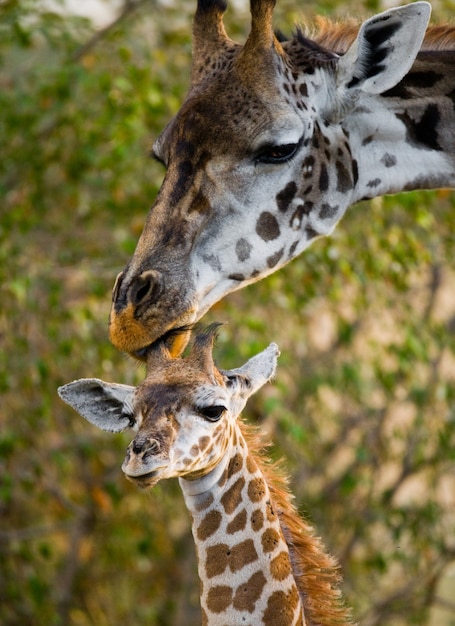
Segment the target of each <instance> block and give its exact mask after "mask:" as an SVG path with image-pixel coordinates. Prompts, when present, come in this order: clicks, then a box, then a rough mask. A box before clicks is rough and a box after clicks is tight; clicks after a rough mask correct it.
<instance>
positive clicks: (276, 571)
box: [270, 552, 292, 580]
mask: <svg viewBox="0 0 455 626" xmlns="http://www.w3.org/2000/svg"><path fill="white" fill-rule="evenodd" d="M270 573H271V574H272V576H273V578H275V579H276V580H285V579H286V578H287V577H288V576H290V575H291V574H292V569H291V563H290V561H289V555H288V553H287V552H280V554H279V555H278V556H276V557H275V558H274V559H273V560H272V562H271V563H270Z"/></svg>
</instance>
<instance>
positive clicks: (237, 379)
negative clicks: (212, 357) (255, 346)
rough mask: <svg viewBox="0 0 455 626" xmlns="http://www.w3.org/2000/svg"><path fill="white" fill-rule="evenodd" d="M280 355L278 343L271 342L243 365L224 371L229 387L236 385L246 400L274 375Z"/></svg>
mask: <svg viewBox="0 0 455 626" xmlns="http://www.w3.org/2000/svg"><path fill="white" fill-rule="evenodd" d="M279 356H280V351H279V349H278V346H277V345H276V343H271V344H270V345H269V346H268V347H267V348H266V349H265V350H263V351H262V352H260V353H259V354H256V356H253V357H252V358H251V359H250V360H249V361H247V362H246V363H245V365H242V367H237V368H236V369H233V370H228V371H222V374H224V376H225V377H226V380H227V387H228V389H229V387H234V386H235V387H236V388H237V390H239V391H240V394H241V396H242V397H243V398H244V399H245V400H246V399H247V398H249V397H250V396H251V395H252V394H253V393H255V392H256V391H257V390H258V389H260V388H261V387H262V386H263V385H265V383H266V382H268V381H269V380H270V379H271V378H272V377H273V376H274V374H275V371H276V366H277V359H278V357H279Z"/></svg>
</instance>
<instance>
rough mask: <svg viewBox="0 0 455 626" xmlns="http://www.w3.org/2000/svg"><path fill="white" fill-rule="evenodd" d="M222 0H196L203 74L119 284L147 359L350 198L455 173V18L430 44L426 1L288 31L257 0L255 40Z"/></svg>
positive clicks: (121, 342) (162, 144)
mask: <svg viewBox="0 0 455 626" xmlns="http://www.w3.org/2000/svg"><path fill="white" fill-rule="evenodd" d="M226 4H227V3H226V2H225V0H198V7H197V11H196V15H195V19H194V26H193V68H192V75H191V86H190V89H189V92H188V95H187V97H186V99H185V101H184V103H183V105H182V108H181V109H180V111H179V112H178V114H177V115H176V117H175V118H174V119H173V120H172V121H171V122H170V123H169V125H168V126H167V127H166V128H165V130H164V131H163V133H162V134H161V136H160V137H159V138H158V140H157V141H156V143H155V145H154V148H153V153H154V155H155V157H156V158H157V159H159V160H160V161H162V162H163V163H164V164H165V166H166V167H167V174H166V177H165V179H164V182H163V184H162V187H161V190H160V192H159V194H158V197H157V199H156V202H155V204H154V206H153V207H152V209H151V211H150V213H149V215H148V218H147V221H146V224H145V228H144V230H143V233H142V235H141V237H140V239H139V242H138V244H137V248H136V251H135V253H134V256H133V258H132V259H131V261H130V263H129V264H128V265H127V267H126V268H125V270H124V271H123V272H122V273H121V274H119V276H118V278H117V281H116V285H115V287H114V292H113V306H112V310H111V316H110V324H109V332H110V338H111V341H112V343H113V344H114V345H115V346H116V347H118V348H119V349H120V350H122V351H126V352H129V353H131V354H133V355H135V356H138V357H141V356H142V357H144V355H145V354H146V351H147V350H146V349H147V347H148V346H149V345H150V344H152V343H153V342H155V341H156V340H157V339H158V338H160V337H162V336H164V335H165V334H166V333H167V332H168V331H169V330H171V329H175V328H178V327H181V326H184V325H187V324H190V323H193V322H195V321H196V320H198V319H199V318H200V317H201V316H202V315H203V314H204V313H205V312H206V311H207V310H208V309H209V308H210V307H211V306H212V305H213V304H214V303H215V302H217V301H218V300H219V299H221V298H222V297H223V296H225V295H226V294H228V293H230V292H231V291H234V290H236V289H239V288H241V287H243V286H245V285H247V284H250V283H253V282H255V281H257V280H260V279H261V278H263V277H264V276H266V275H268V274H270V273H271V272H274V271H276V270H277V269H278V268H280V267H281V266H283V265H284V264H286V263H287V262H288V261H290V260H291V259H292V258H294V257H295V256H297V255H298V254H300V252H302V250H304V249H305V248H306V247H307V246H308V245H309V244H310V243H311V242H312V241H313V240H314V239H315V238H316V237H318V236H321V235H327V234H329V233H330V232H331V231H332V230H333V228H334V227H335V225H336V224H337V222H338V221H339V220H340V218H341V217H342V216H343V214H344V212H345V210H346V208H347V207H348V206H350V205H351V204H353V203H355V202H357V201H359V200H361V199H363V198H373V197H375V196H378V195H382V194H386V193H394V192H398V191H400V190H411V189H423V188H438V187H449V186H454V185H455V28H454V27H448V26H443V27H430V28H429V29H428V32H427V36H426V38H425V42H424V44H423V46H422V41H423V39H424V37H425V31H426V28H427V23H428V19H429V15H430V5H429V4H427V3H426V2H416V3H414V4H410V5H407V6H404V7H401V8H397V9H391V10H389V11H386V12H384V13H381V14H380V15H377V16H375V17H373V18H371V19H369V20H367V21H366V22H365V23H364V24H363V25H362V26H361V28H360V30H358V29H357V28H354V27H353V26H352V24H351V25H344V26H343V25H341V26H340V25H332V24H330V23H326V24H325V26H324V27H323V28H322V30H321V32H320V33H319V34H318V35H317V37H316V39H315V40H314V41H313V40H309V39H307V38H306V37H305V36H304V35H303V34H302V33H301V32H299V31H298V32H297V33H296V35H295V36H294V38H293V39H292V40H290V41H279V40H278V38H277V37H276V36H275V34H274V32H273V27H272V12H273V7H274V4H275V0H251V13H252V25H251V32H250V35H249V37H248V39H247V41H246V43H245V44H244V45H243V46H242V45H239V44H237V43H234V42H233V41H231V40H230V39H229V38H228V37H227V35H226V33H225V30H224V27H223V22H222V16H223V12H224V10H225V9H226ZM172 336H174V335H172ZM174 351H175V352H178V346H174Z"/></svg>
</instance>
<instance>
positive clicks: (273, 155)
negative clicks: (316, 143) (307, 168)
mask: <svg viewBox="0 0 455 626" xmlns="http://www.w3.org/2000/svg"><path fill="white" fill-rule="evenodd" d="M299 146H300V142H299V143H286V144H283V145H282V146H274V145H270V146H265V147H264V148H262V149H261V150H260V151H259V153H258V154H257V155H256V162H257V163H285V162H286V161H289V160H290V159H292V157H293V156H294V155H295V153H296V152H297V150H298V148H299Z"/></svg>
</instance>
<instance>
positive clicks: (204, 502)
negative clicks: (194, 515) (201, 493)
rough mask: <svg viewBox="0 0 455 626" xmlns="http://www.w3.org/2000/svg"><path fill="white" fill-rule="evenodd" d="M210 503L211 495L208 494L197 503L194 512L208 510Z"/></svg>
mask: <svg viewBox="0 0 455 626" xmlns="http://www.w3.org/2000/svg"><path fill="white" fill-rule="evenodd" d="M212 502H213V495H212V494H211V493H209V494H208V496H207V497H205V498H203V499H202V500H201V501H200V502H198V503H197V505H196V511H204V509H208V507H209V506H210V505H211V504H212Z"/></svg>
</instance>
